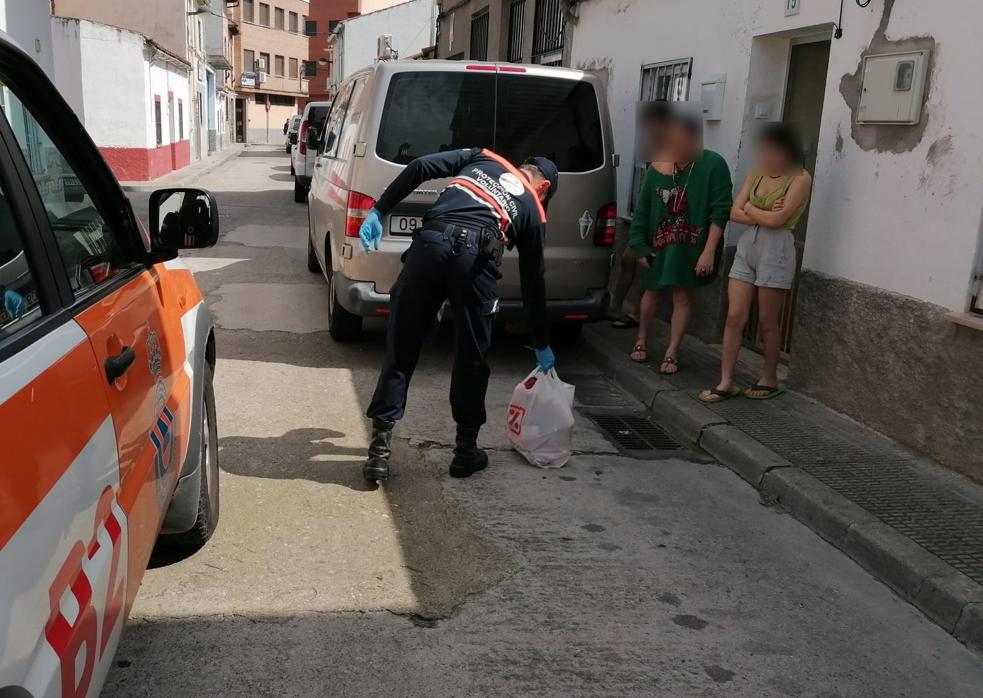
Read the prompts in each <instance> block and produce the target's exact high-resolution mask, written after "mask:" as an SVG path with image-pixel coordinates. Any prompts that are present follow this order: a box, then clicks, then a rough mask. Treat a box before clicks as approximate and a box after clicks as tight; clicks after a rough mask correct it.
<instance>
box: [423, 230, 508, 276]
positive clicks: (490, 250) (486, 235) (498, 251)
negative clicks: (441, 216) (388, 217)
mask: <svg viewBox="0 0 983 698" xmlns="http://www.w3.org/2000/svg"><path fill="white" fill-rule="evenodd" d="M427 233H431V234H433V233H436V234H437V235H439V236H441V237H442V238H443V239H444V240H447V241H448V242H450V243H451V244H452V245H454V246H455V247H465V248H473V249H474V250H475V252H476V253H477V255H478V256H479V257H482V258H484V259H486V260H488V261H489V262H492V263H493V264H494V265H495V266H496V267H500V266H502V254H503V253H504V252H505V248H506V247H507V246H508V240H507V239H506V237H505V233H503V232H502V231H501V230H498V229H494V228H466V227H464V226H461V225H454V224H452V223H441V222H439V221H427V222H425V223H424V224H423V225H422V226H421V227H420V228H419V229H418V230H417V232H416V233H414V234H413V239H414V240H415V239H417V238H418V237H424V238H425V237H426V236H427Z"/></svg>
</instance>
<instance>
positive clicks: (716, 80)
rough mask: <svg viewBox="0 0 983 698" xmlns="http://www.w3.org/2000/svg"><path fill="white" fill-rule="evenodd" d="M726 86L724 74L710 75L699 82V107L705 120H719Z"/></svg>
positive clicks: (722, 113) (722, 111) (721, 114)
mask: <svg viewBox="0 0 983 698" xmlns="http://www.w3.org/2000/svg"><path fill="white" fill-rule="evenodd" d="M726 88H727V76H726V75H711V76H710V77H709V78H707V79H706V80H704V81H703V82H702V83H701V87H700V108H701V109H702V111H703V118H704V119H706V120H707V121H720V119H721V118H723V115H724V91H725V90H726Z"/></svg>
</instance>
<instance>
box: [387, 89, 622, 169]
mask: <svg viewBox="0 0 983 698" xmlns="http://www.w3.org/2000/svg"><path fill="white" fill-rule="evenodd" d="M496 83H497V86H498V95H497V96H498V99H497V100H496V93H495V86H496ZM496 102H497V104H496ZM478 147H487V148H491V149H492V150H494V151H496V152H497V153H499V154H501V155H503V156H505V157H506V158H508V159H510V160H512V161H513V162H516V163H518V162H521V161H522V160H524V159H525V158H527V157H529V156H531V155H543V156H546V157H549V158H551V159H552V160H553V161H554V162H556V165H557V167H558V168H559V169H560V170H561V171H562V172H587V171H589V170H594V169H597V168H598V167H600V166H601V165H602V164H603V163H604V145H603V138H602V136H601V118H600V114H599V112H598V104H597V96H596V95H595V93H594V88H593V87H592V86H591V85H590V84H588V83H585V82H579V81H576V80H566V79H562V78H551V77H545V76H534V75H517V74H497V75H496V74H489V73H477V72H475V73H465V72H420V73H414V72H407V73H398V74H396V75H394V76H393V77H392V80H391V81H390V84H389V94H388V95H387V97H386V105H385V109H384V111H383V115H382V124H381V126H380V129H379V137H378V141H377V144H376V154H377V155H378V156H379V157H381V158H383V159H384V160H389V161H390V162H395V163H399V164H401V165H405V164H407V163H409V162H410V161H412V160H413V159H414V158H417V157H420V156H421V155H428V154H430V153H436V152H443V151H447V150H457V149H459V148H478Z"/></svg>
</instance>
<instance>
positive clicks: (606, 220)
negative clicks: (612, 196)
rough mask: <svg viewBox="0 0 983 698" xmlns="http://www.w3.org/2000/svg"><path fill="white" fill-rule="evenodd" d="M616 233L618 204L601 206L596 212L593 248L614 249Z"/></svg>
mask: <svg viewBox="0 0 983 698" xmlns="http://www.w3.org/2000/svg"><path fill="white" fill-rule="evenodd" d="M617 232H618V204H615V203H611V204H608V205H607V206H602V207H601V208H600V210H599V211H598V212H597V226H596V227H595V228H594V246H595V247H614V238H615V235H616V234H617Z"/></svg>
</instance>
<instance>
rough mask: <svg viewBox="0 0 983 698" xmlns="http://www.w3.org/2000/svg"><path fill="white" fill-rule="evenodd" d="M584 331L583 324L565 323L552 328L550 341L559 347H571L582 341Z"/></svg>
mask: <svg viewBox="0 0 983 698" xmlns="http://www.w3.org/2000/svg"><path fill="white" fill-rule="evenodd" d="M583 329H584V323H582V322H565V323H563V324H557V325H553V326H552V327H550V340H551V341H552V342H553V344H555V345H556V346H558V347H564V346H570V345H571V344H575V343H576V342H577V341H578V340H579V339H580V333H581V332H582V331H583Z"/></svg>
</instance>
